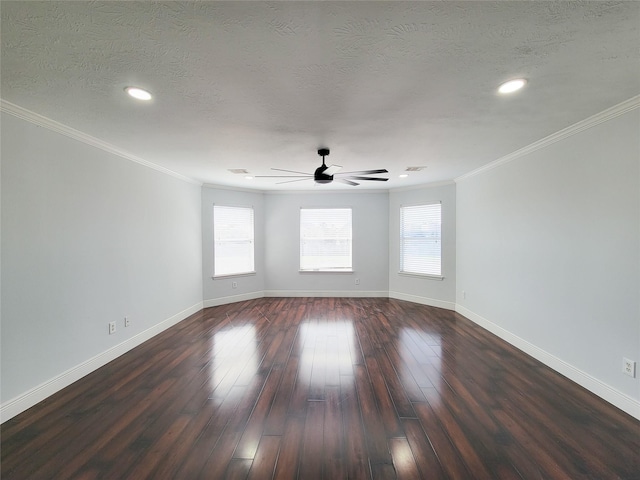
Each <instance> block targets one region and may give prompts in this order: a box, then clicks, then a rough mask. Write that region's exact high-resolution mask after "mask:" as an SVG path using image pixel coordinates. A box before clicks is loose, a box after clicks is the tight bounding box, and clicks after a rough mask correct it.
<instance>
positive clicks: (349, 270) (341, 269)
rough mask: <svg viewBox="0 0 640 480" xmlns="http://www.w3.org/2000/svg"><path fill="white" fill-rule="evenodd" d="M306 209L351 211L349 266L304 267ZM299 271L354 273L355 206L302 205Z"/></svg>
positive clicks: (299, 215) (299, 224)
mask: <svg viewBox="0 0 640 480" xmlns="http://www.w3.org/2000/svg"><path fill="white" fill-rule="evenodd" d="M304 210H348V211H349V220H350V225H349V259H350V266H349V267H329V268H327V267H325V268H302V266H303V261H302V254H303V245H302V243H303V231H302V216H303V213H302V212H303V211H304ZM298 235H299V238H298V272H299V273H303V274H309V273H310V274H316V273H319V274H327V273H333V274H344V273H346V274H351V273H353V271H354V270H353V208H352V207H300V213H299V214H298Z"/></svg>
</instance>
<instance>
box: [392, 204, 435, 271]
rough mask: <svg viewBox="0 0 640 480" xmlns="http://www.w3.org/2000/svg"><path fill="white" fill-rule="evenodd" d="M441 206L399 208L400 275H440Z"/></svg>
mask: <svg viewBox="0 0 640 480" xmlns="http://www.w3.org/2000/svg"><path fill="white" fill-rule="evenodd" d="M441 220H442V205H441V204H440V203H434V204H431V205H413V206H407V207H400V273H412V274H417V275H433V276H440V275H441V274H442V267H441V263H442V261H441V254H442V242H441V226H442V221H441Z"/></svg>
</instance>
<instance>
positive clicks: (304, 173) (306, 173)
mask: <svg viewBox="0 0 640 480" xmlns="http://www.w3.org/2000/svg"><path fill="white" fill-rule="evenodd" d="M271 170H277V171H278V172H289V173H301V174H302V175H312V174H311V173H309V172H296V171H295V170H284V169H282V168H272V169H271Z"/></svg>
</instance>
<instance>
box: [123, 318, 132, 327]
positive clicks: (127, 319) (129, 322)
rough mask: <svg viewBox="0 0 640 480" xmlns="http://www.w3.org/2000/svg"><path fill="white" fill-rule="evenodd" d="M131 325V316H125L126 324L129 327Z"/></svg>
mask: <svg viewBox="0 0 640 480" xmlns="http://www.w3.org/2000/svg"><path fill="white" fill-rule="evenodd" d="M129 325H131V320H129V317H124V326H125V327H128V326H129Z"/></svg>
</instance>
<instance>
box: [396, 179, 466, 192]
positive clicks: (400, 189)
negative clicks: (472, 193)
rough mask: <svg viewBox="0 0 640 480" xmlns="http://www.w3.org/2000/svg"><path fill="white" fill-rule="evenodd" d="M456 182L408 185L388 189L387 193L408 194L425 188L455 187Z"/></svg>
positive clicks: (446, 181) (444, 181) (445, 181)
mask: <svg viewBox="0 0 640 480" xmlns="http://www.w3.org/2000/svg"><path fill="white" fill-rule="evenodd" d="M455 184H456V182H454V181H453V180H443V181H441V182H431V183H421V184H418V185H409V186H406V187H396V188H390V189H389V193H397V192H409V191H411V190H423V189H425V188H437V187H446V186H448V185H455Z"/></svg>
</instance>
